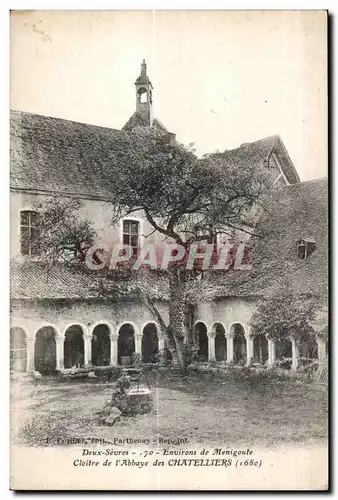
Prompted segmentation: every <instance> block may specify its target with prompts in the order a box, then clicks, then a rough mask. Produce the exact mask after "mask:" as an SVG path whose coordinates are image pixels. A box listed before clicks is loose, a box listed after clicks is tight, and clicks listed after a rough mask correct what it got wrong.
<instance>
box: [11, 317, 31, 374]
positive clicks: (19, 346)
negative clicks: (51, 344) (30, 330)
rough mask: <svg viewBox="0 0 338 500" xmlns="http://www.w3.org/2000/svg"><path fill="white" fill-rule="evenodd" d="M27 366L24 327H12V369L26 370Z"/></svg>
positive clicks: (17, 370) (15, 370)
mask: <svg viewBox="0 0 338 500" xmlns="http://www.w3.org/2000/svg"><path fill="white" fill-rule="evenodd" d="M26 367H27V346H26V334H25V332H24V330H23V329H22V328H17V327H13V328H11V329H10V370H12V371H14V372H25V371H26Z"/></svg>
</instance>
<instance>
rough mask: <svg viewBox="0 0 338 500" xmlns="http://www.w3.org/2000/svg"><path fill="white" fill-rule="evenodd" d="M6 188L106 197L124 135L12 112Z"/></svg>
mask: <svg viewBox="0 0 338 500" xmlns="http://www.w3.org/2000/svg"><path fill="white" fill-rule="evenodd" d="M10 131H11V151H10V155H11V156H10V159H11V178H10V182H11V188H14V189H24V190H27V189H28V190H29V189H32V190H42V191H52V192H55V193H58V192H59V193H60V192H62V193H65V194H75V195H83V196H88V197H92V196H98V197H107V198H111V193H110V192H109V190H108V189H107V185H109V184H108V181H109V178H110V176H111V175H112V173H113V172H114V169H115V168H117V167H118V160H117V157H118V152H119V151H120V150H123V148H124V145H125V143H126V136H125V132H122V131H120V130H115V129H110V128H105V127H97V126H95V125H88V124H86V123H78V122H73V121H69V120H63V119H60V118H52V117H50V116H41V115H36V114H32V113H25V112H21V111H12V112H11V130H10Z"/></svg>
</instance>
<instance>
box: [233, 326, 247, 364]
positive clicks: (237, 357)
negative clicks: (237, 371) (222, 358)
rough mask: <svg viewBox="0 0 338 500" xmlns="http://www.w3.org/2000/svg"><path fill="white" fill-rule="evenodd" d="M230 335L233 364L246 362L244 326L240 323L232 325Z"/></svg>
mask: <svg viewBox="0 0 338 500" xmlns="http://www.w3.org/2000/svg"><path fill="white" fill-rule="evenodd" d="M230 334H231V335H232V336H233V342H234V361H235V363H245V362H246V360H247V349H246V338H245V329H244V326H243V325H242V324H241V323H232V325H231V326H230Z"/></svg>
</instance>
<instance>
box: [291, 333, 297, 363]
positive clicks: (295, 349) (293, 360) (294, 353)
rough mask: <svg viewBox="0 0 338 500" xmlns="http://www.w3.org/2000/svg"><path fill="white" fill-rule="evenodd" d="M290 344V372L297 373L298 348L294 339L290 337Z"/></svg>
mask: <svg viewBox="0 0 338 500" xmlns="http://www.w3.org/2000/svg"><path fill="white" fill-rule="evenodd" d="M291 344H292V366H291V370H292V371H293V372H295V371H297V368H298V346H297V344H296V340H295V338H294V337H291Z"/></svg>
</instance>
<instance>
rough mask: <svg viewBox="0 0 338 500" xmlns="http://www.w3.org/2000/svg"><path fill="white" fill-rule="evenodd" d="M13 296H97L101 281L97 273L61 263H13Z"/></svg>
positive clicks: (50, 297)
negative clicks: (84, 271)
mask: <svg viewBox="0 0 338 500" xmlns="http://www.w3.org/2000/svg"><path fill="white" fill-rule="evenodd" d="M10 283H11V297H12V298H13V299H88V298H97V297H98V289H99V284H98V282H97V281H96V280H95V276H94V275H86V274H84V273H82V272H79V271H76V270H75V269H73V268H71V267H68V266H67V267H66V266H64V265H61V264H57V265H54V266H51V267H49V268H48V267H47V266H46V265H44V264H41V263H38V262H27V263H25V264H12V265H11V277H10Z"/></svg>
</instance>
